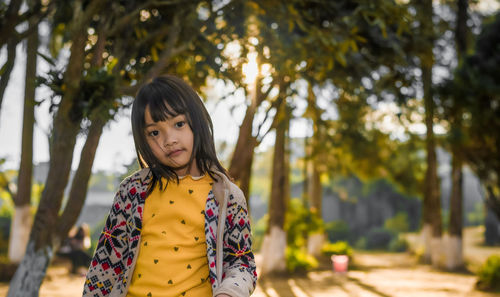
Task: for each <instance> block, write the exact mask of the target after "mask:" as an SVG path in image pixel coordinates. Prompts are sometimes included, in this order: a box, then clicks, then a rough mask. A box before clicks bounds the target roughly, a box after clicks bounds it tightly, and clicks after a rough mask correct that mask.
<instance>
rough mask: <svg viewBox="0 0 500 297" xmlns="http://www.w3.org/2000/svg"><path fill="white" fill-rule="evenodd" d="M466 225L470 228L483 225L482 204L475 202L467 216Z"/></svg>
mask: <svg viewBox="0 0 500 297" xmlns="http://www.w3.org/2000/svg"><path fill="white" fill-rule="evenodd" d="M466 216H467V223H468V224H469V225H472V226H478V225H481V224H483V223H484V203H483V202H476V203H475V204H474V209H473V210H471V211H469V212H468V213H467V214H466Z"/></svg>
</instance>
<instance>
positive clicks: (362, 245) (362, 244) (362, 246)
mask: <svg viewBox="0 0 500 297" xmlns="http://www.w3.org/2000/svg"><path fill="white" fill-rule="evenodd" d="M354 247H355V248H357V249H358V250H366V236H361V237H359V238H358V240H356V243H354Z"/></svg>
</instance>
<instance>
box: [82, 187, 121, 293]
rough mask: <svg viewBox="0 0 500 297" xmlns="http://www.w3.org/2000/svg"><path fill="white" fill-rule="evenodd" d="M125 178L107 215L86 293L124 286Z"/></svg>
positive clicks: (89, 274) (88, 273) (91, 267)
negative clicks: (122, 283)
mask: <svg viewBox="0 0 500 297" xmlns="http://www.w3.org/2000/svg"><path fill="white" fill-rule="evenodd" d="M128 181H129V178H127V179H125V180H124V181H123V182H122V183H121V184H120V187H119V190H118V192H117V193H116V195H115V197H114V200H113V205H112V206H111V209H110V211H109V214H108V216H107V218H106V222H105V225H104V229H103V230H102V232H101V235H100V236H99V242H98V244H97V247H96V250H95V252H94V255H93V257H92V261H91V263H90V267H89V270H88V272H87V276H86V279H85V283H84V289H83V296H92V297H97V296H107V295H109V294H110V293H111V290H113V287H115V286H116V287H117V288H116V289H118V287H123V286H122V285H121V282H122V280H123V278H122V275H123V271H124V268H125V267H126V266H125V263H124V259H125V258H126V254H127V250H128V238H127V235H126V234H127V232H126V228H127V223H126V222H127V216H128V215H127V213H126V212H125V207H124V204H125V202H126V198H127V194H128V193H126V185H127V184H128Z"/></svg>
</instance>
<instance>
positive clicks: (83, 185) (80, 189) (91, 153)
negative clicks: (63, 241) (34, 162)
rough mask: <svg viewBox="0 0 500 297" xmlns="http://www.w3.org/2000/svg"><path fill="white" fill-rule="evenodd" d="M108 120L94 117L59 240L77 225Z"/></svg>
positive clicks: (59, 226)
mask: <svg viewBox="0 0 500 297" xmlns="http://www.w3.org/2000/svg"><path fill="white" fill-rule="evenodd" d="M105 124H106V120H105V119H104V118H103V117H102V116H99V115H96V116H95V117H93V120H92V123H91V125H90V128H89V132H88V134H87V139H86V140H85V144H84V146H83V149H82V152H81V155H80V163H79V164H78V168H77V170H76V172H75V176H74V177H73V181H72V183H71V189H70V192H69V197H68V202H67V204H66V207H65V208H64V212H63V213H62V214H61V216H60V218H59V220H58V223H57V233H58V236H59V238H65V237H66V236H67V234H68V232H69V230H70V229H71V227H72V226H73V225H74V224H75V222H76V220H77V218H78V216H79V215H80V212H81V210H82V207H83V205H84V203H85V198H86V196H87V189H88V183H89V180H90V176H91V174H92V166H93V164H94V159H95V154H96V151H97V147H98V145H99V140H100V138H101V135H102V131H103V128H104V125H105Z"/></svg>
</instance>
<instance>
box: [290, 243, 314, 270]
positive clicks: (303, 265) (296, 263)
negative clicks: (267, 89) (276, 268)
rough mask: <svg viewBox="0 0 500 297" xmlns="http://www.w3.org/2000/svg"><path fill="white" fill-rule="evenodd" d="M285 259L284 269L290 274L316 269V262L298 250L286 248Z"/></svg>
mask: <svg viewBox="0 0 500 297" xmlns="http://www.w3.org/2000/svg"><path fill="white" fill-rule="evenodd" d="M285 257H286V268H287V269H288V271H289V272H291V273H296V272H298V273H304V272H306V271H309V270H311V269H314V268H316V267H318V261H317V260H316V259H315V258H314V257H313V256H311V255H309V254H308V253H306V252H305V251H303V250H301V249H299V248H294V247H287V248H286V252H285Z"/></svg>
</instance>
